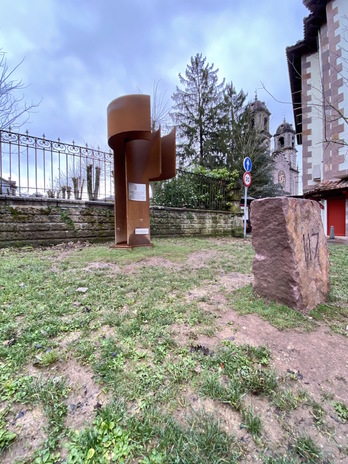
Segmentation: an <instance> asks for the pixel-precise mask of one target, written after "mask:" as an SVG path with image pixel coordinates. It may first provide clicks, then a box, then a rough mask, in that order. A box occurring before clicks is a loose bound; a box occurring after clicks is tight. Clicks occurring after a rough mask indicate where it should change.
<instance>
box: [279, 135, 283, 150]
mask: <svg viewBox="0 0 348 464" xmlns="http://www.w3.org/2000/svg"><path fill="white" fill-rule="evenodd" d="M279 146H280V148H283V147H284V137H279Z"/></svg>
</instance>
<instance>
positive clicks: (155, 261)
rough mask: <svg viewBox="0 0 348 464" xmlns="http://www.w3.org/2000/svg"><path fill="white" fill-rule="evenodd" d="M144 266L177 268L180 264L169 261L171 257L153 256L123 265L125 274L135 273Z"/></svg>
mask: <svg viewBox="0 0 348 464" xmlns="http://www.w3.org/2000/svg"><path fill="white" fill-rule="evenodd" d="M143 267H163V268H166V269H175V268H177V267H178V265H177V264H176V263H173V262H172V261H169V259H166V258H162V257H161V256H153V257H152V258H146V259H142V260H140V261H137V262H135V263H130V264H127V265H126V266H124V267H123V269H122V272H123V273H124V274H135V273H136V272H137V271H138V270H139V269H141V268H143Z"/></svg>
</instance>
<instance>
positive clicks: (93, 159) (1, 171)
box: [0, 129, 114, 200]
mask: <svg viewBox="0 0 348 464" xmlns="http://www.w3.org/2000/svg"><path fill="white" fill-rule="evenodd" d="M112 167H113V159H112V154H111V152H104V151H102V150H100V149H99V148H97V149H95V148H90V147H89V146H88V145H87V144H86V146H79V145H75V143H74V142H72V143H71V144H69V143H63V142H61V140H60V139H59V138H58V140H57V141H53V140H48V139H46V138H45V135H43V136H42V137H34V136H31V135H30V134H29V133H28V131H26V133H25V134H19V133H15V132H12V131H11V129H10V130H8V131H7V130H0V194H2V195H4V194H9V195H16V196H29V197H42V196H46V197H50V198H66V199H76V200H88V199H89V200H97V199H98V200H113V189H114V188H113V180H112Z"/></svg>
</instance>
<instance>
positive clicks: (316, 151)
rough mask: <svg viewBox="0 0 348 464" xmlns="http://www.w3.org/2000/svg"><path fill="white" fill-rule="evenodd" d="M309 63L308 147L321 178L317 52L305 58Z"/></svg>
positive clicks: (321, 150) (319, 90)
mask: <svg viewBox="0 0 348 464" xmlns="http://www.w3.org/2000/svg"><path fill="white" fill-rule="evenodd" d="M307 60H308V61H310V63H311V67H310V68H309V69H310V73H311V77H310V79H308V84H309V85H310V86H311V96H312V100H311V102H309V103H308V105H310V106H311V107H312V111H311V113H310V116H311V118H312V122H311V123H310V125H309V128H310V129H311V130H312V135H311V136H310V139H311V140H312V146H311V147H310V148H309V149H310V150H311V152H312V159H311V162H312V166H314V165H320V167H321V179H322V178H323V173H322V160H323V149H322V147H323V145H322V140H323V132H322V131H323V129H322V128H323V112H322V104H321V102H322V98H323V97H322V85H321V80H320V79H321V70H320V60H319V53H318V52H317V53H313V54H312V55H311V56H309V57H308V58H307ZM308 174H311V175H313V167H312V169H310V170H309V173H308ZM308 184H309V185H313V186H315V185H317V182H314V181H313V180H312V181H309V182H308Z"/></svg>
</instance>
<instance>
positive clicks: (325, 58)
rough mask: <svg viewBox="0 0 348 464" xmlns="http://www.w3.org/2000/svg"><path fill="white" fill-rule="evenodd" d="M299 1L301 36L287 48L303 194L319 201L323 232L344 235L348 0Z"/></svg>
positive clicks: (347, 219)
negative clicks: (305, 11) (302, 11)
mask: <svg viewBox="0 0 348 464" xmlns="http://www.w3.org/2000/svg"><path fill="white" fill-rule="evenodd" d="M303 3H304V5H305V6H306V7H307V8H308V10H309V12H310V14H309V16H308V17H307V18H305V19H304V39H303V40H301V41H300V42H298V43H297V44H296V45H293V46H291V47H288V48H287V58H288V66H289V77H290V85H291V91H292V101H293V109H294V117H295V129H296V134H297V141H298V143H299V144H302V159H303V162H302V173H303V177H302V185H303V193H304V196H305V197H308V198H314V199H317V200H320V202H321V204H322V205H323V207H324V210H323V222H324V226H325V227H326V233H327V234H329V233H330V230H331V226H334V229H335V233H336V235H341V236H348V190H347V188H346V187H345V185H346V179H348V46H347V45H348V42H347V41H348V1H347V0H303Z"/></svg>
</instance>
